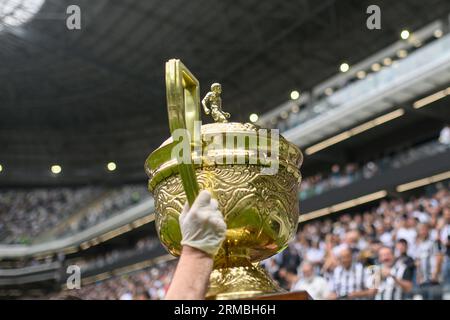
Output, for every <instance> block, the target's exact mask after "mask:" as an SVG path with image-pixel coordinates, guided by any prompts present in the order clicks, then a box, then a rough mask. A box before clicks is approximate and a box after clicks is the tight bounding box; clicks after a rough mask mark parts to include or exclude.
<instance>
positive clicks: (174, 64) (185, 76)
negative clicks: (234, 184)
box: [166, 59, 200, 205]
mask: <svg viewBox="0 0 450 320" xmlns="http://www.w3.org/2000/svg"><path fill="white" fill-rule="evenodd" d="M166 95H167V112H168V114H169V127H170V132H171V134H172V138H173V132H174V131H175V130H177V129H185V130H186V132H187V133H188V134H189V136H188V137H185V136H184V138H183V139H186V138H188V139H189V140H190V146H191V149H192V146H193V145H194V144H195V143H196V139H194V138H195V129H194V128H195V121H200V83H199V82H198V80H197V79H196V78H195V76H194V75H193V74H192V73H191V72H190V71H189V70H188V68H186V67H185V66H184V64H183V63H182V62H181V61H180V60H178V59H171V60H169V61H167V62H166ZM183 158H184V161H182V159H181V157H180V156H179V155H178V157H177V161H178V170H179V173H180V177H181V181H182V183H183V188H184V191H185V193H186V197H187V200H188V203H189V205H192V204H193V203H194V200H195V198H196V197H197V195H198V193H199V186H198V182H197V176H196V175H195V169H194V164H193V162H192V155H191V150H190V151H189V155H183ZM186 160H187V161H186Z"/></svg>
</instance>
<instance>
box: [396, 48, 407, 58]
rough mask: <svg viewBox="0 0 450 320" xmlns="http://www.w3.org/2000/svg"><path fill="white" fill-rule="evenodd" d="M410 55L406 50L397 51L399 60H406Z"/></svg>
mask: <svg viewBox="0 0 450 320" xmlns="http://www.w3.org/2000/svg"><path fill="white" fill-rule="evenodd" d="M407 55H408V51H406V50H405V49H401V50H398V51H397V57H399V58H406V56H407Z"/></svg>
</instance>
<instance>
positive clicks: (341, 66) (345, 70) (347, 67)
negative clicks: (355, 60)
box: [339, 62, 350, 72]
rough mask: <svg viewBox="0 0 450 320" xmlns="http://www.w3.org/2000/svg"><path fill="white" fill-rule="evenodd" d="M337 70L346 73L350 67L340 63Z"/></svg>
mask: <svg viewBox="0 0 450 320" xmlns="http://www.w3.org/2000/svg"><path fill="white" fill-rule="evenodd" d="M339 70H340V71H341V72H347V71H348V70H350V66H349V64H348V63H346V62H343V63H341V65H340V66H339Z"/></svg>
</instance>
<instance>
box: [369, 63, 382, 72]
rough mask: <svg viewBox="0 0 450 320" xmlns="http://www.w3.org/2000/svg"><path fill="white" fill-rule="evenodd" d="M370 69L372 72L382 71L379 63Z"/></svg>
mask: <svg viewBox="0 0 450 320" xmlns="http://www.w3.org/2000/svg"><path fill="white" fill-rule="evenodd" d="M370 68H371V69H372V71H374V72H377V71H380V70H381V65H380V64H379V63H374V64H373V65H372V66H371V67H370Z"/></svg>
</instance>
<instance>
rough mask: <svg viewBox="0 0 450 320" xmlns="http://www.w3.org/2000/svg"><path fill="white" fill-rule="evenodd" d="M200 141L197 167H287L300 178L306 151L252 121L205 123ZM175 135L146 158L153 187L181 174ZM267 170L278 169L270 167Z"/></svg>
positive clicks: (194, 149)
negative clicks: (174, 139) (303, 151)
mask: <svg viewBox="0 0 450 320" xmlns="http://www.w3.org/2000/svg"><path fill="white" fill-rule="evenodd" d="M200 132H201V134H200V139H199V140H200V142H199V143H197V145H195V143H194V144H193V145H190V146H191V159H192V163H193V165H194V167H195V168H196V169H197V168H203V167H213V166H216V167H217V166H230V165H255V166H260V167H261V168H262V169H263V168H267V169H269V168H276V169H278V168H279V167H280V166H281V167H284V168H285V169H286V170H287V171H288V172H289V173H292V174H293V175H294V176H295V177H296V178H298V179H299V180H300V166H301V164H302V162H303V155H302V153H301V151H300V149H299V148H298V147H297V146H296V145H294V144H293V143H290V142H289V141H287V140H286V139H285V138H284V137H283V136H281V135H279V134H278V130H270V129H261V128H259V127H257V126H256V125H253V124H250V123H245V124H244V123H239V122H216V123H210V124H205V125H202V126H201V130H200ZM177 144H179V142H177V141H175V142H174V141H173V139H172V137H170V138H169V139H167V140H166V141H164V142H163V143H162V144H161V145H160V146H159V147H158V148H157V149H156V150H155V151H153V152H152V153H151V154H150V155H149V156H148V158H147V160H146V162H145V171H146V173H147V175H148V177H149V189H150V191H153V189H154V188H155V187H156V186H157V185H158V184H159V183H160V182H161V181H163V180H164V179H166V178H168V177H170V176H172V175H174V174H177V173H178V172H179V171H178V162H177V152H179V149H175V148H177V147H176V146H177ZM267 172H268V173H267V174H276V172H272V173H271V171H267Z"/></svg>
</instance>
